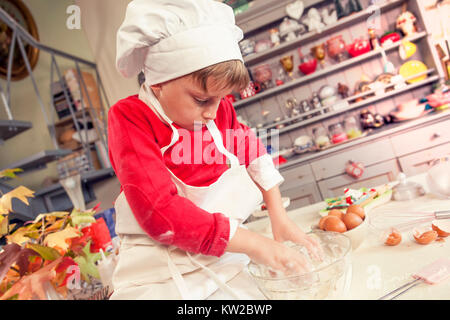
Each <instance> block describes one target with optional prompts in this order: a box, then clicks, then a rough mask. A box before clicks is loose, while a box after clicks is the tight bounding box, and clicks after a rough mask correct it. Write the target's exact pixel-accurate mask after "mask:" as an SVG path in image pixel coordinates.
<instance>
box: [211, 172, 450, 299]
mask: <svg viewBox="0 0 450 320" xmlns="http://www.w3.org/2000/svg"><path fill="white" fill-rule="evenodd" d="M408 180H411V181H416V182H419V183H421V184H422V185H423V186H424V188H425V190H426V191H428V188H427V185H426V183H425V180H424V175H420V176H416V177H413V178H410V179H408ZM324 207H325V203H324V202H320V203H317V204H314V205H311V206H307V207H304V208H299V209H296V210H292V211H288V215H289V216H290V217H291V218H292V219H293V220H294V221H295V222H296V223H297V224H298V225H299V226H300V228H302V230H303V231H305V232H307V231H310V230H311V225H313V224H316V223H317V222H318V221H319V219H320V215H319V214H318V212H319V210H321V209H323V208H324ZM448 209H450V199H449V200H447V199H439V198H437V197H435V196H433V195H431V194H429V193H428V194H427V195H425V196H423V197H420V198H418V199H414V200H411V201H401V202H400V201H390V202H389V203H386V204H384V205H381V206H379V207H377V208H375V209H373V210H372V211H371V212H370V214H376V213H377V212H379V211H384V210H388V211H404V210H407V211H439V210H448ZM430 225H431V223H430ZM247 227H248V228H249V229H250V230H253V231H255V232H259V233H262V234H264V235H266V236H268V237H271V236H272V235H271V230H270V221H269V219H268V218H264V219H260V220H257V221H254V222H251V223H249V224H247ZM444 239H445V241H443V242H433V243H431V244H429V245H420V244H418V243H416V242H415V241H414V239H413V238H412V234H411V232H409V233H404V234H403V239H402V242H401V243H400V244H399V245H397V246H394V247H389V246H385V245H383V244H381V243H379V242H378V239H377V237H376V235H375V233H373V232H369V233H368V234H367V238H366V239H365V240H364V242H363V243H362V244H361V245H360V246H359V247H358V248H357V249H356V250H354V251H353V252H352V266H353V274H352V283H351V287H350V291H349V292H348V294H347V295H346V296H345V297H342V299H378V298H379V297H381V296H383V295H385V294H387V293H388V292H390V291H392V290H394V289H396V288H398V287H400V286H402V285H404V284H406V283H408V282H410V281H411V280H413V279H412V278H411V276H410V275H411V274H412V273H413V272H415V271H418V270H419V269H421V268H422V267H423V266H425V265H427V264H429V263H431V262H433V261H435V260H437V259H439V258H442V257H449V256H450V237H448V238H444ZM229 284H230V286H231V287H235V288H237V287H239V288H240V289H241V290H244V291H245V294H244V298H248V299H264V297H263V296H262V295H261V293H260V292H259V290H258V289H257V288H256V286H255V285H254V284H253V283H251V281H249V279H248V275H242V274H241V275H239V276H237V277H236V278H235V279H233V280H232V281H231V282H230V283H229ZM211 298H212V299H227V297H225V296H223V295H222V294H221V293H220V292H219V291H218V292H216V293H215V294H214V295H213V296H212V297H211ZM397 299H446V300H447V299H450V278H448V279H447V280H446V281H444V282H442V283H440V284H437V285H427V284H424V283H420V284H419V285H418V286H416V287H414V288H412V289H411V290H409V291H407V292H406V293H404V294H403V295H401V296H399V297H398V298H397Z"/></svg>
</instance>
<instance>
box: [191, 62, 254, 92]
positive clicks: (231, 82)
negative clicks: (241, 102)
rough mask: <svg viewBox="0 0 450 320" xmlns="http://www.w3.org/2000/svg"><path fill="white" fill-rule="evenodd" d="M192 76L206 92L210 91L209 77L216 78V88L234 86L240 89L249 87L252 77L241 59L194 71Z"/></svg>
mask: <svg viewBox="0 0 450 320" xmlns="http://www.w3.org/2000/svg"><path fill="white" fill-rule="evenodd" d="M191 75H192V77H193V79H194V80H195V81H197V82H198V83H199V84H200V85H201V87H202V88H203V90H205V92H208V88H207V85H208V79H210V78H212V79H213V80H214V87H215V88H216V89H225V88H233V89H234V90H236V91H240V90H242V89H244V88H245V87H247V85H248V83H249V81H250V77H249V74H248V71H247V68H246V67H245V65H244V63H242V61H240V60H230V61H224V62H220V63H218V64H214V65H212V66H209V67H206V68H203V69H200V70H198V71H195V72H193V73H192V74H191Z"/></svg>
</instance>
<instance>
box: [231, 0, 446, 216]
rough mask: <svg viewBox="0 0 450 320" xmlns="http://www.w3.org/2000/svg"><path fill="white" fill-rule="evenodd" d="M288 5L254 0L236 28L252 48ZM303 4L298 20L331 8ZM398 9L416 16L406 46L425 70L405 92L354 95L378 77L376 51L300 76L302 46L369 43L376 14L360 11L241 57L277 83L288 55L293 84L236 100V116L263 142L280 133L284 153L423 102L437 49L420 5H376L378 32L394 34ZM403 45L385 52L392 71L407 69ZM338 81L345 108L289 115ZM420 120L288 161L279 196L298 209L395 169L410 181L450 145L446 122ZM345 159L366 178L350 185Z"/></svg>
mask: <svg viewBox="0 0 450 320" xmlns="http://www.w3.org/2000/svg"><path fill="white" fill-rule="evenodd" d="M291 2H294V0H292V1H286V0H280V1H275V0H259V1H255V2H254V6H253V7H252V8H250V9H249V10H248V11H247V12H244V13H241V14H239V15H237V16H236V22H237V24H238V25H239V26H240V27H241V28H242V29H243V30H244V33H245V39H248V40H250V41H254V42H258V41H260V40H267V39H269V35H270V32H269V31H270V29H272V28H278V27H279V26H280V23H281V22H282V20H283V18H284V17H285V15H286V14H285V12H283V10H282V9H283V7H284V6H286V5H287V4H289V3H291ZM370 2H371V1H369V0H361V4H362V6H363V8H367V7H369V3H370ZM303 3H304V5H305V10H304V13H303V16H302V19H303V18H305V17H306V15H307V13H308V11H309V9H310V8H312V7H314V8H316V9H319V11H320V10H321V9H324V8H331V7H333V5H332V2H331V1H316V0H304V1H303ZM403 4H406V5H407V10H409V11H411V12H412V13H413V14H414V15H415V16H416V18H417V26H418V32H417V33H415V34H413V35H411V36H410V37H409V41H411V42H413V43H415V44H416V45H417V51H416V53H415V54H414V55H413V56H412V57H410V60H420V61H423V62H424V63H425V64H426V65H427V67H428V70H427V71H426V77H425V78H424V79H423V80H421V81H416V82H413V83H409V84H408V85H407V86H405V87H402V88H392V87H390V88H389V89H388V88H387V87H386V90H385V92H384V93H383V94H376V92H375V91H373V90H372V91H370V90H369V91H364V92H362V93H359V94H358V93H357V90H354V89H356V86H357V84H358V82H359V81H360V80H361V78H362V77H363V76H365V77H366V78H368V79H369V80H370V81H373V80H374V79H376V78H377V77H378V76H379V75H380V74H382V73H383V62H382V59H381V53H380V52H379V51H377V50H371V51H369V52H367V53H365V54H362V55H360V56H357V57H347V59H344V60H343V61H334V60H333V59H330V58H329V57H328V53H326V59H325V61H326V62H325V66H323V67H318V68H317V70H316V71H314V72H313V73H311V74H308V75H305V74H302V73H301V72H299V71H298V70H297V67H298V65H299V63H300V60H299V54H298V51H297V49H299V48H300V49H301V51H302V53H303V54H307V53H309V52H310V50H311V49H312V48H313V47H314V46H316V45H319V44H322V43H326V42H327V40H329V39H331V38H332V37H334V36H338V35H341V36H342V37H343V39H344V40H345V42H346V43H347V44H350V43H352V42H353V41H354V40H355V39H356V38H359V37H362V38H368V33H367V28H368V26H367V22H368V20H369V18H370V17H371V16H372V14H373V12H371V11H370V10H362V11H360V12H357V13H354V14H352V15H350V16H347V17H344V18H342V19H339V20H338V21H337V22H335V23H333V24H330V25H327V26H325V27H324V29H323V30H322V31H321V32H315V31H308V32H306V33H304V34H301V35H297V37H296V38H294V39H292V40H289V41H282V42H281V43H280V44H279V45H278V46H274V47H272V48H270V49H267V50H265V51H262V52H257V53H253V54H249V55H246V56H244V61H245V64H246V66H247V67H248V68H249V70H250V71H251V72H252V73H253V75H255V70H256V68H257V67H259V66H260V65H263V64H265V65H268V66H269V67H270V69H271V71H272V75H273V76H272V80H274V79H275V77H276V76H277V74H278V72H279V71H280V68H281V64H280V59H281V58H282V57H284V56H291V55H292V57H293V65H294V71H293V73H292V78H291V79H290V81H286V82H285V83H284V84H282V85H279V86H273V87H271V88H268V89H266V90H262V91H260V92H259V93H257V94H255V95H254V96H251V97H247V98H245V99H239V97H238V95H236V97H237V98H238V100H237V101H236V102H235V103H234V104H233V105H234V107H235V109H236V113H237V114H238V115H239V116H241V117H242V118H243V119H244V120H246V121H247V122H248V123H249V125H250V126H251V127H256V128H259V130H256V131H257V133H258V135H259V137H260V138H262V139H263V140H264V139H265V138H268V135H269V133H268V131H269V130H271V129H277V130H278V132H277V134H279V137H278V138H279V140H280V141H281V142H282V143H281V144H278V145H280V146H281V148H289V147H291V146H292V143H293V142H294V141H295V140H296V138H297V137H299V136H302V135H309V136H312V132H313V129H314V128H316V127H323V128H325V129H327V128H328V127H329V126H330V125H331V124H335V123H342V122H343V121H344V119H345V118H349V117H356V118H359V115H360V112H361V111H362V110H363V109H369V110H370V111H371V112H373V113H379V114H381V115H387V114H389V113H390V112H391V111H394V110H395V109H396V108H397V106H398V105H400V104H401V103H406V102H408V101H410V100H413V99H421V98H423V97H425V96H427V95H428V94H430V93H431V92H432V86H433V84H434V83H436V82H437V81H439V79H440V78H442V77H443V75H442V72H440V70H439V68H438V66H439V65H440V61H439V59H436V55H435V54H434V50H435V49H434V47H433V46H431V45H430V38H431V35H430V32H429V30H428V29H427V25H426V24H424V21H423V20H424V15H423V13H424V8H423V3H422V1H418V0H386V1H382V0H381V1H378V2H377V6H378V9H379V11H378V14H379V17H378V18H379V22H380V27H381V29H382V31H383V32H384V31H390V30H394V29H395V21H396V19H397V17H398V16H399V15H400V13H401V12H402V10H403V9H402V6H403ZM301 22H302V21H301ZM382 31H380V32H378V36H381V33H382ZM401 43H402V42H401V41H398V42H395V43H393V44H391V45H388V46H386V47H385V51H386V55H387V57H388V60H389V61H391V62H392V63H393V64H394V66H395V68H396V70H398V68H399V67H400V66H401V65H402V64H403V63H405V61H404V60H403V59H401V58H400V56H399V53H398V52H399V47H400V45H401ZM255 80H257V79H255ZM339 82H341V83H343V84H345V85H347V86H348V87H349V88H350V91H349V96H348V97H347V98H344V100H346V102H348V106H345V107H342V106H340V107H339V108H338V106H336V108H333V107H334V106H331V110H325V109H327V108H328V106H322V107H319V108H317V109H313V110H311V111H306V112H304V110H303V111H302V110H301V111H300V114H297V115H295V114H290V111H289V109H288V108H287V107H286V102H287V100H288V99H292V98H295V99H296V100H297V102H301V101H302V100H305V99H306V100H310V99H311V97H312V96H313V93H314V92H318V91H320V89H321V87H322V86H324V85H329V86H332V87H335V88H337V86H338V83H339ZM390 85H391V86H392V84H390ZM422 119H423V121H422ZM422 119H415V120H411V121H407V122H404V123H395V124H389V125H386V126H384V127H382V128H380V129H375V130H373V131H372V132H370V133H369V134H368V136H366V137H363V138H359V139H358V140H352V141H349V142H346V143H344V144H339V145H333V146H332V147H331V148H329V149H326V150H322V151H319V152H309V153H306V154H302V155H299V156H294V157H292V158H291V159H288V162H287V163H285V164H283V165H282V167H281V169H280V172H281V174H282V175H283V177H284V178H285V182H284V183H283V184H282V185H281V186H280V191H281V194H282V196H289V197H290V198H291V203H292V204H291V207H292V208H297V207H298V206H304V205H306V204H308V203H310V201H313V200H312V199H314V197H321V198H322V200H323V199H324V198H326V197H332V196H337V195H342V193H343V190H344V189H345V188H346V187H350V188H360V187H373V186H376V185H380V184H383V183H386V182H389V181H392V180H394V179H395V178H396V177H397V175H398V173H399V172H400V170H402V171H405V173H406V174H407V175H410V173H412V172H418V171H423V170H425V168H426V164H427V163H428V162H429V161H430V160H432V159H434V158H435V157H441V156H442V155H443V154H448V152H446V147H448V144H449V143H450V130H448V129H447V128H450V117H448V116H446V115H445V114H444V115H439V114H436V113H433V114H431V115H427V116H424V117H422ZM267 141H272V140H267ZM273 145H276V144H273ZM350 160H352V161H357V162H362V163H363V164H364V166H365V172H364V174H363V176H362V177H361V178H359V179H354V178H352V177H350V176H349V175H347V174H346V173H345V168H346V165H347V163H348V162H349V161H350ZM421 161H422V162H423V163H422V162H421ZM291 207H290V208H291Z"/></svg>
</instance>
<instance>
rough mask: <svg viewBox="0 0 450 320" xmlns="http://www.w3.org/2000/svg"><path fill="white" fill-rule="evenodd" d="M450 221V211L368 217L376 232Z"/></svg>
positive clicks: (392, 213)
mask: <svg viewBox="0 0 450 320" xmlns="http://www.w3.org/2000/svg"><path fill="white" fill-rule="evenodd" d="M443 219H450V210H445V211H436V212H414V211H411V212H380V213H378V214H375V215H373V216H371V217H370V224H371V225H372V227H374V228H375V229H377V230H378V231H385V230H390V229H391V228H395V229H397V230H398V231H400V232H404V231H408V230H410V229H412V228H414V227H416V226H420V225H423V224H426V223H429V222H431V221H433V220H443Z"/></svg>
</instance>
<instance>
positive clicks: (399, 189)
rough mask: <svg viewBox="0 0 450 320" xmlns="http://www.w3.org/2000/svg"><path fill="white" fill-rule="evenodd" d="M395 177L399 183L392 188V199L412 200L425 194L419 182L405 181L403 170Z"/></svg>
mask: <svg viewBox="0 0 450 320" xmlns="http://www.w3.org/2000/svg"><path fill="white" fill-rule="evenodd" d="M397 179H398V181H399V183H398V184H397V185H395V186H394V187H393V188H392V192H393V195H392V196H393V198H394V200H396V201H405V200H413V199H415V198H418V197H421V196H423V195H424V194H425V190H424V189H423V187H422V186H421V185H420V184H418V183H415V182H408V181H406V175H405V174H404V173H403V172H400V173H399V175H398V178H397Z"/></svg>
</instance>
